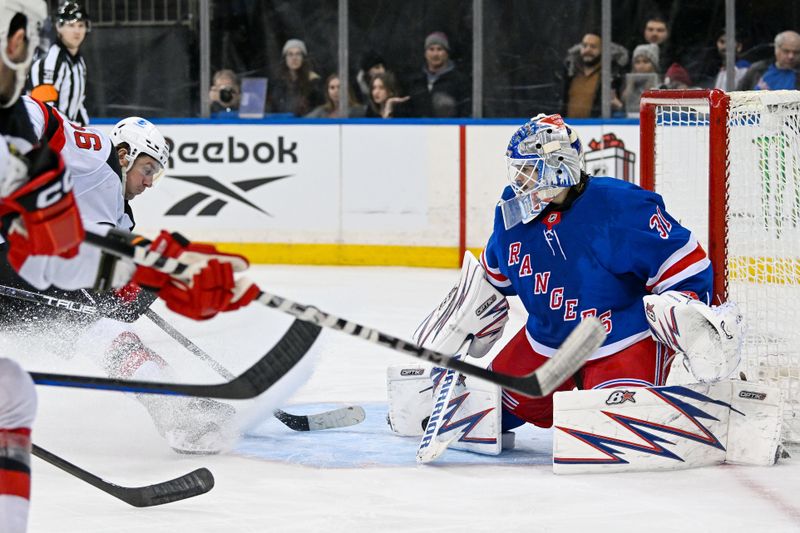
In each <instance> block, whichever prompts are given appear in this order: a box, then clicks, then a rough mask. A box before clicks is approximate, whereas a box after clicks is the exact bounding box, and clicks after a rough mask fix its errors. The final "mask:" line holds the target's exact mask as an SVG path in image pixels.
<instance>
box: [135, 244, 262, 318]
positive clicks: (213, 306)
mask: <svg viewBox="0 0 800 533" xmlns="http://www.w3.org/2000/svg"><path fill="white" fill-rule="evenodd" d="M138 246H139V247H146V248H144V249H137V252H136V263H137V264H138V268H137V269H136V272H135V273H134V275H133V279H132V280H131V281H132V282H134V283H137V284H139V285H141V286H142V287H144V288H147V289H150V290H152V291H154V292H156V293H157V294H158V296H159V297H161V298H162V299H163V300H164V302H165V303H166V305H167V307H168V308H169V309H171V310H172V311H175V312H176V313H180V314H182V315H184V316H187V317H189V318H194V319H195V320H205V319H208V318H211V317H213V316H215V315H216V314H217V313H219V312H220V311H233V310H235V309H239V308H240V307H243V306H245V305H247V304H249V303H250V302H252V301H253V300H254V299H255V298H256V297H257V296H258V295H259V293H260V291H259V289H258V287H257V286H256V285H255V284H254V283H253V282H252V281H250V280H248V279H245V278H240V279H239V280H235V279H234V277H233V274H234V273H235V272H242V271H244V270H246V269H247V267H248V266H249V263H248V262H247V259H245V258H244V257H243V256H241V255H237V254H227V253H223V252H220V251H218V250H217V249H216V248H215V247H214V246H211V245H208V244H197V243H192V242H189V241H188V240H187V239H186V238H185V237H184V236H182V235H180V234H179V233H167V232H166V231H162V232H161V234H160V235H159V236H158V238H157V239H156V240H154V241H153V242H152V243H149V246H147V244H145V243H143V244H139V245H138ZM148 250H149V251H155V252H157V254H153V255H152V256H150V255H148V254H147V251H148ZM158 254H160V255H162V256H164V257H170V258H174V259H176V260H178V261H179V262H181V263H184V264H187V265H189V268H187V269H186V270H184V271H183V272H182V273H181V274H180V275H175V276H170V275H169V274H165V273H164V272H161V271H159V270H156V269H155V268H153V267H151V266H147V265H148V264H151V265H152V264H153V263H154V262H155V260H156V258H157V257H158ZM151 257H152V261H151V262H149V263H148V261H149V260H150V259H149V258H151Z"/></svg>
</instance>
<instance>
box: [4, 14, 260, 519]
mask: <svg viewBox="0 0 800 533" xmlns="http://www.w3.org/2000/svg"><path fill="white" fill-rule="evenodd" d="M46 14H47V9H46V4H45V2H44V1H43V0H0V133H2V134H3V136H4V139H3V141H0V222H1V223H2V227H1V228H0V229H2V234H3V237H4V238H5V241H6V242H5V243H4V244H3V246H4V248H5V249H6V251H7V254H8V258H9V262H10V264H12V266H14V267H15V268H16V269H18V271H19V273H20V274H21V275H22V276H23V278H24V279H25V280H26V281H28V282H30V283H32V284H34V285H35V286H37V287H39V288H46V287H48V286H50V285H56V286H62V287H64V288H76V287H77V285H76V284H75V282H74V281H73V279H72V277H71V275H70V274H71V273H72V272H69V266H68V262H69V260H70V259H72V258H75V257H76V256H78V255H81V254H82V253H83V252H82V248H83V247H84V246H85V245H82V244H81V243H82V240H83V238H84V235H85V233H84V229H83V225H82V223H81V219H80V214H79V211H78V208H77V205H76V202H75V197H74V195H73V193H72V180H71V177H70V174H69V172H67V171H66V170H65V166H64V162H63V159H62V158H61V156H60V155H59V154H58V153H57V152H54V151H53V150H52V149H50V148H49V147H48V146H47V145H40V144H39V143H38V141H39V139H38V138H37V137H36V135H35V134H34V132H33V128H32V126H31V122H30V119H29V117H28V114H27V112H26V109H25V107H24V104H23V103H22V102H21V101H20V100H19V95H20V92H21V90H22V88H23V86H24V83H25V79H26V77H27V74H28V68H29V67H30V62H31V57H32V54H33V51H34V50H35V49H36V46H37V44H38V41H39V32H40V30H41V27H42V22H43V21H44V19H45V17H46ZM100 230H101V232H102V230H103V228H100ZM152 246H153V247H158V249H159V250H161V251H163V253H164V254H165V255H167V256H170V257H175V258H179V257H180V258H181V259H183V260H189V261H191V262H193V263H194V266H195V268H194V269H192V272H193V273H194V275H193V277H192V278H191V279H187V280H183V281H180V282H178V281H177V280H174V279H173V278H172V277H170V276H168V275H166V274H163V273H161V272H158V271H156V270H154V269H152V268H147V267H137V268H136V269H132V270H133V271H132V272H131V273H132V279H133V280H135V281H139V282H141V283H142V284H143V285H146V286H148V287H151V288H152V289H153V290H155V291H157V293H158V294H159V296H161V297H162V298H164V300H165V301H166V302H168V304H169V302H170V301H171V302H172V303H171V306H172V308H173V309H177V310H178V311H179V312H184V314H187V315H189V316H193V317H195V318H200V319H202V318H210V317H211V316H214V315H215V314H217V313H218V312H221V311H227V310H231V309H234V308H238V307H239V306H241V305H246V304H247V303H248V302H249V301H251V300H252V299H253V297H254V296H255V293H254V291H255V290H257V289H255V288H254V286H252V285H251V284H247V285H246V287H245V289H250V290H245V291H244V292H242V291H240V290H238V289H241V288H242V287H241V284H240V285H239V287H237V286H236V283H237V282H236V280H235V279H234V271H240V270H242V269H244V268H246V267H247V261H246V260H244V258H241V257H240V256H230V255H227V254H222V253H219V252H217V251H216V250H215V249H213V247H208V246H198V245H195V244H192V243H190V242H188V241H186V240H185V239H183V238H181V237H179V236H175V235H170V234H168V233H166V232H164V233H162V235H160V236H159V237H158V238H157V239H156V240H155V241H154V242H153V243H152ZM79 251H80V252H79ZM190 252H191V253H190ZM187 253H190V255H187ZM97 259H98V264H97V265H95V272H97V267H98V266H99V259H100V256H99V254H98V255H97ZM83 260H84V259H83V257H81V259H79V261H80V262H81V263H83ZM63 269H67V272H69V273H68V274H64V272H65V270H63ZM73 272H74V271H73ZM81 275H85V273H83V272H82V271H81ZM81 279H83V278H81ZM91 285H92V283H88V285H87V286H91ZM35 411H36V393H35V388H34V386H33V382H32V381H31V379H30V377H29V376H28V374H27V373H26V372H24V371H23V370H22V369H21V368H20V367H19V365H18V364H16V363H15V362H13V361H11V360H9V359H0V443H2V445H0V450H2V454H3V460H2V461H0V530H2V531H4V532H7V533H21V532H24V531H25V530H26V528H27V517H28V506H29V503H28V502H29V498H30V452H31V431H30V430H31V426H32V424H33V420H34V417H35Z"/></svg>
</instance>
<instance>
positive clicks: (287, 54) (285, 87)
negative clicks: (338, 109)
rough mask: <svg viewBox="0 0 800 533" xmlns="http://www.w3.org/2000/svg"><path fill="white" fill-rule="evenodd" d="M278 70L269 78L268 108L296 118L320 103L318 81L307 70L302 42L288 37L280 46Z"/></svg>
mask: <svg viewBox="0 0 800 533" xmlns="http://www.w3.org/2000/svg"><path fill="white" fill-rule="evenodd" d="M282 58H283V61H281V65H280V73H279V75H278V78H277V79H276V80H272V83H271V85H272V90H271V95H270V111H272V112H273V113H291V114H293V115H295V116H297V117H302V116H304V115H306V114H307V113H308V112H309V111H311V110H312V109H314V108H315V107H317V106H318V105H320V104H322V103H323V97H322V88H321V85H322V80H321V79H320V77H319V74H317V73H316V72H314V71H313V70H311V64H310V62H309V61H308V49H307V48H306V43H304V42H303V41H301V40H300V39H289V40H288V41H286V44H284V45H283V51H282Z"/></svg>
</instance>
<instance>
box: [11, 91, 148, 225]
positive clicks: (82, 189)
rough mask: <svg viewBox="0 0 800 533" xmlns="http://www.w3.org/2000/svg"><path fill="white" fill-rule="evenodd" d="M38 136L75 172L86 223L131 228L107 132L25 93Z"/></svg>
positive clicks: (74, 176)
mask: <svg viewBox="0 0 800 533" xmlns="http://www.w3.org/2000/svg"><path fill="white" fill-rule="evenodd" d="M22 99H23V101H24V102H25V108H26V109H27V111H28V116H29V117H30V119H31V124H33V130H34V132H35V133H36V135H37V137H39V138H40V139H42V140H43V141H46V142H47V143H48V144H49V145H50V148H52V149H53V150H55V151H56V152H60V153H61V157H63V158H64V164H65V165H66V166H67V168H68V169H69V171H70V174H72V180H73V182H74V183H75V188H74V190H73V192H74V194H75V199H76V200H77V202H78V209H80V211H81V219H82V220H83V223H84V225H89V224H106V225H109V226H114V227H116V228H120V229H124V230H127V231H130V229H131V228H132V227H133V222H132V221H131V219H130V217H129V216H128V215H127V214H125V198H124V189H123V184H122V175H121V171H120V170H119V165H118V164H116V163H117V161H111V158H116V157H117V154H116V150H114V146H113V145H112V144H111V140H110V139H109V138H108V136H107V135H106V134H105V133H103V132H101V131H100V130H96V129H94V128H88V127H87V128H84V127H81V126H78V125H77V124H73V123H71V122H69V120H67V117H65V116H64V115H63V114H62V113H61V112H60V111H59V110H57V109H55V108H54V107H52V106H48V105H46V104H43V103H42V102H39V101H38V100H35V99H33V98H31V97H30V96H23V97H22Z"/></svg>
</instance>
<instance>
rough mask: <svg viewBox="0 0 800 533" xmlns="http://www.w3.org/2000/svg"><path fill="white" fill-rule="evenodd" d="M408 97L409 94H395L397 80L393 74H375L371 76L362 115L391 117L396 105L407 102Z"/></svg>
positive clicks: (393, 114)
mask: <svg viewBox="0 0 800 533" xmlns="http://www.w3.org/2000/svg"><path fill="white" fill-rule="evenodd" d="M409 98H410V97H409V96H402V97H401V96H397V81H396V79H395V77H394V74H392V73H391V72H384V73H382V74H376V75H375V76H373V78H372V87H371V89H370V100H369V105H368V106H367V112H366V114H365V115H364V116H366V117H367V118H391V117H393V116H395V113H396V112H397V108H398V106H399V105H401V104H403V103H404V102H407V101H408V100H409Z"/></svg>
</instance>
